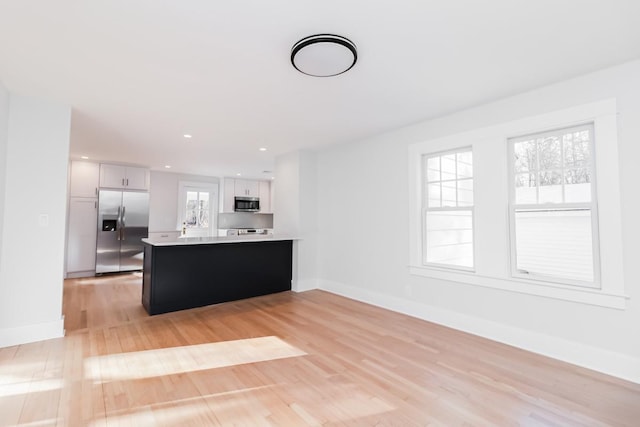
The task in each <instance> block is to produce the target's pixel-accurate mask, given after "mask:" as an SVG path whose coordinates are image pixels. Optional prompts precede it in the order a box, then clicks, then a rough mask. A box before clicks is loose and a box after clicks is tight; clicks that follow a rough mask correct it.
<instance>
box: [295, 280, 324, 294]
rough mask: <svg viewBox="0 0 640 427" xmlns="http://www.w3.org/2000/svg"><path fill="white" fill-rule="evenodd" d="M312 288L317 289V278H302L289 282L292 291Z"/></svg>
mask: <svg viewBox="0 0 640 427" xmlns="http://www.w3.org/2000/svg"><path fill="white" fill-rule="evenodd" d="M312 289H318V279H302V280H293V281H292V282H291V290H292V291H293V292H304V291H310V290H312Z"/></svg>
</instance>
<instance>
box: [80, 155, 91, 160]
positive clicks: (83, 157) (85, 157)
mask: <svg viewBox="0 0 640 427" xmlns="http://www.w3.org/2000/svg"><path fill="white" fill-rule="evenodd" d="M80 158H81V159H83V160H89V157H87V156H80Z"/></svg>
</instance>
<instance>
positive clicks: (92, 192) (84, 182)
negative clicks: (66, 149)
mask: <svg viewBox="0 0 640 427" xmlns="http://www.w3.org/2000/svg"><path fill="white" fill-rule="evenodd" d="M99 186H100V165H99V164H98V163H91V162H81V161H73V162H71V183H70V187H69V195H70V196H71V197H98V187H99Z"/></svg>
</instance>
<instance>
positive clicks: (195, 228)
mask: <svg viewBox="0 0 640 427" xmlns="http://www.w3.org/2000/svg"><path fill="white" fill-rule="evenodd" d="M178 197H179V206H178V221H179V224H178V226H179V227H180V229H183V228H184V230H185V234H186V235H187V236H209V235H214V234H215V231H216V221H215V220H216V217H215V212H216V211H217V208H216V207H217V186H216V185H215V184H214V185H210V184H207V183H199V182H186V181H180V183H179V196H178Z"/></svg>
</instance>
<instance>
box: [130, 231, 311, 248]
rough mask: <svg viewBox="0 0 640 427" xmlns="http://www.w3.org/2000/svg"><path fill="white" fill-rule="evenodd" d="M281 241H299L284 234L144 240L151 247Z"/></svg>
mask: <svg viewBox="0 0 640 427" xmlns="http://www.w3.org/2000/svg"><path fill="white" fill-rule="evenodd" d="M280 240H298V238H296V237H292V236H287V235H282V234H243V235H240V236H224V237H214V236H211V237H180V238H178V239H176V240H166V239H154V238H146V239H142V241H143V242H144V243H147V244H149V245H151V246H181V245H212V244H218V243H242V242H272V241H280Z"/></svg>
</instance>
